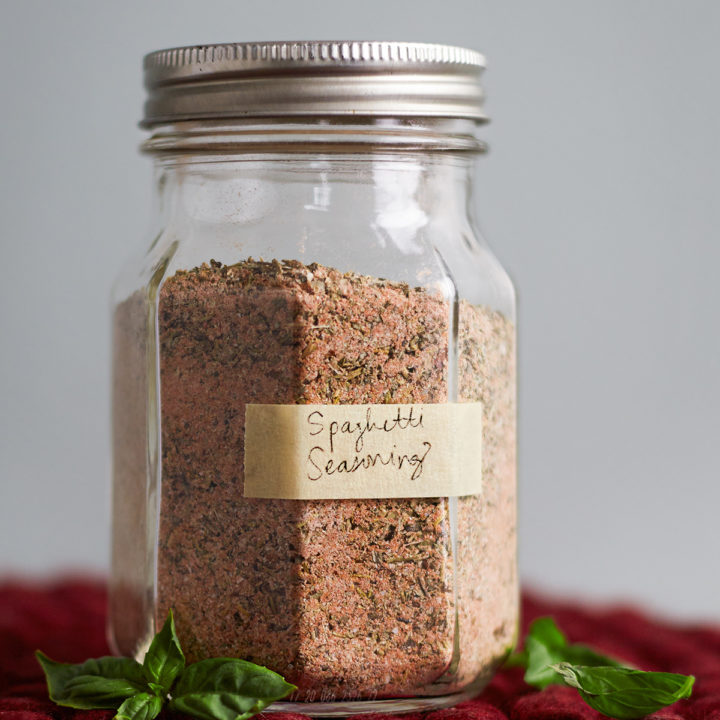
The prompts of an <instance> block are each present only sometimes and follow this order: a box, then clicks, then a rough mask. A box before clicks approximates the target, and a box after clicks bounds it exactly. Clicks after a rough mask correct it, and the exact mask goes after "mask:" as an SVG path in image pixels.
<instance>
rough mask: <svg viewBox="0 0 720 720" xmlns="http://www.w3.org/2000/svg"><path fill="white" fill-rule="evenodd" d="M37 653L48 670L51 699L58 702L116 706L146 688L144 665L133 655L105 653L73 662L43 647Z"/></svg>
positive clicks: (75, 705)
mask: <svg viewBox="0 0 720 720" xmlns="http://www.w3.org/2000/svg"><path fill="white" fill-rule="evenodd" d="M35 657H37V659H38V662H39V663H40V665H41V666H42V669H43V671H44V672H45V678H46V679H47V685H48V692H49V694H50V699H51V700H52V701H53V702H54V703H56V704H57V705H63V706H65V707H71V708H77V709H80V710H92V709H110V710H114V709H115V708H117V707H119V706H120V705H121V704H122V703H123V701H124V700H126V699H127V698H129V697H131V696H133V695H135V694H136V693H138V692H143V691H144V690H145V689H146V687H145V678H144V677H143V671H142V665H140V663H139V662H136V661H135V660H131V659H130V658H117V657H102V658H98V659H97V660H86V661H85V662H84V663H80V664H78V665H70V664H66V663H59V662H55V661H54V660H51V659H50V658H49V657H47V655H44V654H43V653H41V652H40V651H39V650H38V651H37V652H36V653H35Z"/></svg>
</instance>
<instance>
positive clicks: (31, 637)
mask: <svg viewBox="0 0 720 720" xmlns="http://www.w3.org/2000/svg"><path fill="white" fill-rule="evenodd" d="M106 601H107V597H106V593H105V587H104V584H103V583H102V581H100V580H96V579H87V578H81V577H74V578H73V577H63V578H57V579H55V580H52V581H33V582H30V581H18V580H5V581H0V720H111V718H112V716H113V714H114V713H113V712H112V711H105V710H72V709H68V708H60V707H58V706H56V705H54V704H53V703H52V702H50V700H48V697H47V689H46V686H45V682H44V680H43V677H42V673H41V671H40V668H39V666H38V665H37V663H36V661H35V658H34V656H33V652H34V650H36V649H38V648H39V649H42V650H43V651H44V652H45V653H46V654H47V655H49V656H50V657H52V658H53V659H56V660H60V661H64V662H81V661H83V660H86V659H87V658H89V657H99V656H102V655H107V654H109V651H108V647H107V643H106V639H105V612H106ZM541 615H552V616H553V617H554V618H555V620H556V621H557V623H558V625H559V626H560V627H561V628H562V629H563V631H564V632H565V633H566V634H567V636H568V638H569V639H570V640H571V641H573V642H583V643H587V644H591V645H593V646H595V647H596V648H598V649H599V650H601V651H603V652H606V653H608V654H612V655H616V656H618V657H620V658H622V659H623V660H625V661H627V662H629V663H631V664H633V665H635V666H636V667H639V668H642V669H644V670H662V671H666V672H678V673H683V674H691V675H695V676H696V678H697V680H696V684H695V689H694V692H693V696H692V698H691V699H690V700H686V701H682V702H680V703H676V704H675V705H674V706H672V707H670V708H667V709H665V710H662V711H660V712H658V713H655V714H654V715H652V716H651V717H652V718H655V719H657V720H660V719H661V718H662V719H663V720H677V719H679V718H684V719H687V720H720V626H711V625H700V624H698V625H693V624H688V623H684V624H679V623H672V622H667V621H662V620H658V619H654V618H651V617H649V616H647V615H646V614H644V613H643V612H642V611H641V610H640V609H637V608H632V607H619V606H614V607H609V608H598V607H586V606H583V605H580V604H578V603H573V602H569V601H564V600H561V599H558V598H554V599H549V598H541V597H538V596H535V595H532V594H528V593H526V594H525V595H524V597H523V632H524V630H525V629H526V628H527V625H528V623H529V622H530V621H531V620H532V619H533V618H535V617H538V616H541ZM266 717H267V716H266ZM272 717H273V720H291V718H292V720H299V719H300V718H302V717H303V716H302V715H290V714H282V715H279V714H273V716H272ZM366 717H370V716H366ZM372 717H373V718H374V719H375V720H379V719H381V718H384V717H387V718H390V717H393V718H396V720H400V719H401V718H413V720H419V718H421V717H422V720H504V719H507V720H531V719H532V720H566V719H567V720H575V719H577V720H580V719H583V720H595V719H598V718H602V717H603V716H602V715H600V714H599V713H597V712H595V711H594V710H592V709H591V708H589V707H588V706H587V705H585V703H584V702H583V701H582V700H581V699H580V698H579V696H578V695H577V693H576V692H575V691H574V690H572V689H570V688H564V687H549V688H547V689H546V690H544V691H543V692H537V691H535V690H533V689H532V688H530V687H528V686H527V685H526V684H525V683H524V682H523V679H522V671H520V670H517V669H514V670H505V671H503V672H500V673H498V674H497V675H496V677H495V678H494V679H493V681H492V682H491V684H490V685H489V687H488V688H487V689H486V690H485V692H483V693H482V695H480V696H479V697H478V698H476V699H474V700H470V701H468V702H465V703H462V704H461V705H458V706H457V707H454V708H450V709H447V710H436V711H433V712H430V713H426V714H423V715H420V714H415V715H402V716H401V715H394V716H381V715H373V716H372ZM161 718H162V715H161Z"/></svg>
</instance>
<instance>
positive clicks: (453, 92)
mask: <svg viewBox="0 0 720 720" xmlns="http://www.w3.org/2000/svg"><path fill="white" fill-rule="evenodd" d="M484 68H485V58H484V57H483V56H482V55H481V54H480V53H478V52H475V51H474V50H467V49H465V48H459V47H452V46H449V45H431V44H426V43H406V42H362V41H353V42H350V41H349V42H334V41H333V42H331V41H318V42H299V41H298V42H260V43H231V44H223V45H197V46H192V47H182V48H172V49H169V50H158V51H157V52H152V53H150V54H149V55H146V56H145V60H144V70H145V87H146V88H147V90H148V99H147V102H146V103H145V117H144V119H143V120H142V122H141V125H143V126H144V127H151V126H153V125H158V124H162V123H170V122H176V121H180V120H210V119H215V120H217V119H223V118H236V119H237V118H256V117H303V116H304V117H308V116H313V117H318V116H333V117H351V116H360V117H397V118H406V117H447V118H469V119H471V120H475V121H476V122H485V121H487V119H488V118H487V116H486V114H485V111H484V109H483V98H484V96H483V91H482V87H481V86H480V75H481V73H482V71H483V70H484Z"/></svg>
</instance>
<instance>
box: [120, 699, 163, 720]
mask: <svg viewBox="0 0 720 720" xmlns="http://www.w3.org/2000/svg"><path fill="white" fill-rule="evenodd" d="M163 702H164V700H163V699H162V698H161V697H158V696H157V695H151V694H150V693H138V694H137V695H133V696H132V697H130V698H128V699H127V700H126V701H125V702H124V703H123V704H122V705H121V706H120V707H119V708H118V711H117V714H116V715H115V717H114V718H113V720H153V719H154V718H156V717H157V716H158V715H159V714H160V711H161V710H162V706H163Z"/></svg>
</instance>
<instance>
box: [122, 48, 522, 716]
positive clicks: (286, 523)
mask: <svg viewBox="0 0 720 720" xmlns="http://www.w3.org/2000/svg"><path fill="white" fill-rule="evenodd" d="M482 67H483V60H482V57H481V56H480V55H478V54H477V53H474V52H472V51H467V50H462V49H457V48H448V47H444V46H435V45H420V44H408V43H349V44H348V43H260V44H241V45H223V46H207V47H200V48H197V47H195V48H185V49H177V50H171V51H160V52H158V53H153V54H151V55H149V56H148V57H147V58H146V61H145V72H146V85H147V87H148V90H149V99H148V103H147V105H146V116H145V120H144V121H143V125H144V126H145V127H147V128H149V129H151V131H152V135H151V137H150V138H149V139H148V140H147V142H146V144H145V146H144V149H145V150H146V151H147V152H148V153H149V154H151V155H152V156H153V157H154V161H155V177H156V183H155V186H156V190H157V198H156V199H157V214H156V223H157V225H156V228H155V230H154V232H153V233H152V235H153V240H152V243H151V245H150V247H149V249H148V250H147V253H146V254H145V255H144V257H142V258H141V259H140V260H139V261H138V262H137V263H134V264H132V265H131V266H130V267H129V268H127V270H126V271H125V272H124V273H123V275H122V277H121V278H120V280H119V281H118V283H117V284H116V288H115V294H114V321H113V323H114V324H113V327H114V336H113V340H114V350H113V440H114V442H113V445H114V464H113V467H114V483H113V488H114V490H113V554H112V573H111V583H110V635H111V641H112V644H113V647H114V649H115V651H117V652H118V653H122V654H126V655H135V656H136V657H141V656H142V655H143V653H144V652H145V650H146V649H147V647H148V644H149V641H150V639H151V637H152V636H153V634H154V633H155V631H156V629H157V628H158V627H159V626H160V625H161V624H162V621H163V620H164V618H165V616H166V615H167V612H168V610H169V609H172V610H173V612H174V616H175V621H176V624H177V628H178V634H179V637H180V640H181V643H182V645H183V648H184V650H185V652H186V655H187V658H188V661H190V662H192V661H196V660H199V659H203V658H207V657H215V656H226V657H227V656H229V657H239V658H243V659H246V660H251V661H253V662H255V663H258V664H261V665H266V666H267V667H270V668H271V669H273V670H275V671H277V672H279V673H281V674H282V675H284V676H285V678H286V679H287V680H288V681H289V682H292V683H294V684H295V685H297V687H298V691H297V692H296V693H295V694H294V695H293V696H292V697H291V698H289V699H288V700H286V701H283V702H280V703H276V704H275V705H273V706H272V707H271V709H278V710H290V709H294V710H297V711H300V712H304V713H308V714H312V715H317V716H322V715H331V714H339V713H340V714H353V713H357V712H368V711H383V712H394V711H398V712H399V711H408V710H412V709H426V708H431V707H442V706H447V705H451V704H453V703H455V702H457V701H459V700H460V699H463V698H466V697H469V696H471V695H472V694H474V693H476V692H477V691H479V690H480V689H481V688H482V687H483V686H484V685H485V684H486V683H487V681H488V680H489V678H490V677H491V675H492V673H493V671H494V669H495V668H496V667H497V666H498V665H499V664H500V663H501V662H502V661H503V659H504V658H505V657H506V655H507V654H508V652H509V651H510V650H511V648H512V646H513V643H514V640H515V637H516V632H517V622H518V584H517V570H516V534H515V529H516V439H515V427H516V424H515V416H516V409H515V408H516V399H515V395H516V391H515V387H516V384H515V380H516V366H515V302H514V293H513V288H512V285H511V282H510V280H509V279H508V276H507V274H506V273H505V272H504V271H503V269H502V267H501V266H500V264H499V263H498V261H497V260H496V259H495V257H494V256H493V254H492V253H491V252H490V250H489V249H488V247H487V246H486V245H485V243H484V242H483V241H482V239H481V238H480V236H479V234H478V232H477V228H476V225H475V221H474V218H473V203H474V199H473V196H472V187H473V183H472V179H473V174H474V164H475V160H476V158H477V156H478V154H479V153H480V152H481V151H482V150H483V145H482V144H481V143H480V142H479V141H478V139H477V137H476V130H477V126H478V124H479V123H482V122H483V121H484V120H485V119H486V118H485V115H484V112H483V108H482V93H481V90H480V85H479V75H480V72H481V70H482Z"/></svg>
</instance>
